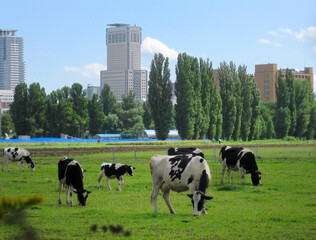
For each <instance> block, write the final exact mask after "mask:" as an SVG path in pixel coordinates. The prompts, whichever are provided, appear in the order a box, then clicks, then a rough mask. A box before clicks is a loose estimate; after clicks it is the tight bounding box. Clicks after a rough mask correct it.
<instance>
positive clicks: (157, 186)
mask: <svg viewBox="0 0 316 240" xmlns="http://www.w3.org/2000/svg"><path fill="white" fill-rule="evenodd" d="M161 184H162V181H161V180H158V179H155V180H154V179H153V187H152V190H151V194H150V201H151V202H152V203H153V205H154V209H155V211H156V212H158V208H157V197H158V194H159V189H160V186H161Z"/></svg>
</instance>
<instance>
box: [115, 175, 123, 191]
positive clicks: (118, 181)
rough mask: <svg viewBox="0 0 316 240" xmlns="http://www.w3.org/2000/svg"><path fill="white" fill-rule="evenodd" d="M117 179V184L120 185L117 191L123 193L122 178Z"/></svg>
mask: <svg viewBox="0 0 316 240" xmlns="http://www.w3.org/2000/svg"><path fill="white" fill-rule="evenodd" d="M116 178H117V183H118V187H117V189H116V190H117V191H121V185H122V183H121V177H120V176H119V177H116Z"/></svg>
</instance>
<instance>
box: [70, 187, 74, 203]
mask: <svg viewBox="0 0 316 240" xmlns="http://www.w3.org/2000/svg"><path fill="white" fill-rule="evenodd" d="M69 195H70V206H72V205H73V204H74V203H73V201H72V188H71V187H69Z"/></svg>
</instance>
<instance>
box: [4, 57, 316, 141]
mask: <svg viewBox="0 0 316 240" xmlns="http://www.w3.org/2000/svg"><path fill="white" fill-rule="evenodd" d="M217 71H218V74H217V75H218V82H219V84H217V83H216V81H215V74H214V70H213V67H212V62H211V61H209V60H203V59H202V58H200V59H198V58H196V57H192V56H190V55H188V54H186V53H182V54H179V55H178V59H177V64H176V81H175V84H174V86H175V89H174V91H175V96H176V104H175V105H173V103H172V91H173V89H172V82H171V80H170V68H169V59H168V58H166V57H164V56H163V55H162V54H155V56H154V58H153V60H152V62H151V66H150V73H149V81H148V100H147V102H144V103H137V102H136V101H135V93H134V92H133V91H131V92H129V94H128V95H127V96H126V95H123V96H122V102H117V101H116V99H115V97H114V95H113V93H112V92H111V89H110V87H109V86H108V85H106V84H105V86H104V88H103V89H102V92H101V96H98V95H97V94H95V95H93V97H92V99H88V98H86V92H85V90H84V89H83V87H82V85H81V84H79V83H74V84H73V85H72V86H71V87H67V86H65V87H63V88H62V89H58V90H55V91H53V92H51V93H50V94H48V95H47V94H46V93H45V89H44V88H42V87H41V86H40V84H39V83H32V84H31V85H30V86H29V87H28V86H27V84H26V83H21V84H19V85H18V86H17V87H16V89H15V93H14V101H13V103H12V104H11V106H10V111H8V112H5V113H4V114H2V134H4V133H5V132H6V133H8V132H9V130H10V129H12V130H13V131H14V132H16V134H17V135H30V136H32V137H59V136H60V134H61V133H64V134H68V135H70V136H73V137H83V136H84V135H86V136H88V135H89V136H93V135H95V134H98V133H104V132H107V133H121V134H122V135H123V137H137V133H138V132H139V131H141V130H144V129H155V131H156V135H157V138H158V139H159V140H164V139H166V138H167V137H168V133H169V130H170V129H177V130H178V132H179V135H180V137H181V139H204V138H208V139H217V140H218V139H226V140H240V139H241V140H243V141H251V140H254V139H271V138H285V137H287V136H293V137H298V138H306V139H316V131H315V130H316V101H315V94H314V93H313V90H312V88H311V84H310V79H307V80H304V81H299V80H295V79H294V76H293V74H292V72H291V71H290V70H287V72H286V76H285V80H284V79H283V78H282V74H281V71H279V73H278V82H277V85H276V94H277V102H272V103H264V102H262V101H260V93H259V90H258V88H257V87H256V83H255V81H254V77H253V75H251V74H248V73H247V67H246V66H238V67H237V66H236V65H235V64H234V63H233V62H230V63H226V62H222V63H221V64H220V67H219V69H218V70H217Z"/></svg>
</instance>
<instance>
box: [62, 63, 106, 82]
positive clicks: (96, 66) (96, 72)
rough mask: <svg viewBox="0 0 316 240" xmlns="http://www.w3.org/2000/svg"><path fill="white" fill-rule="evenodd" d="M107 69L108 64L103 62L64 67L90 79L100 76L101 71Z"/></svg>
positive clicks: (65, 69) (67, 70)
mask: <svg viewBox="0 0 316 240" xmlns="http://www.w3.org/2000/svg"><path fill="white" fill-rule="evenodd" d="M101 70H106V66H104V65H102V64H101V63H89V64H86V65H84V66H82V67H64V71H65V72H76V73H80V74H81V75H82V76H84V77H87V78H89V79H95V78H99V77H100V71H101Z"/></svg>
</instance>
